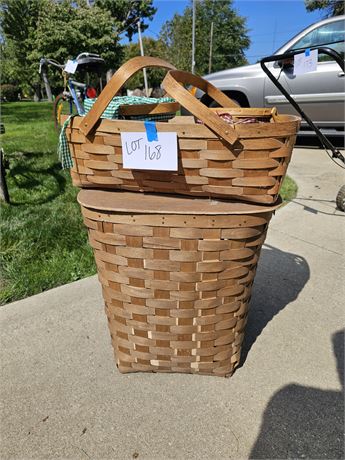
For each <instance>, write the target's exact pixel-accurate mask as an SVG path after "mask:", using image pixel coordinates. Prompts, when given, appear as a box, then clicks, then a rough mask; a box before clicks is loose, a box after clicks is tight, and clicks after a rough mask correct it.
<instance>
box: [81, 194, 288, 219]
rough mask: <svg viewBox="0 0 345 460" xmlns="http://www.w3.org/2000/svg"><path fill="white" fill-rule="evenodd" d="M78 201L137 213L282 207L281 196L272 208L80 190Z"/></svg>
mask: <svg viewBox="0 0 345 460" xmlns="http://www.w3.org/2000/svg"><path fill="white" fill-rule="evenodd" d="M78 202H79V204H81V205H82V206H84V207H86V208H91V209H96V210H100V211H110V212H111V211H116V212H123V213H136V214H196V215H218V214H221V215H224V214H229V215H231V214H256V213H262V212H271V211H274V210H275V209H277V208H279V207H280V206H281V204H282V200H281V198H280V197H279V198H278V200H277V201H276V203H275V204H273V205H269V206H268V205H259V204H247V203H244V202H243V203H242V202H239V201H221V200H215V199H208V198H185V197H177V196H175V195H170V196H168V195H155V194H146V193H134V192H121V191H104V190H86V189H84V190H81V191H80V192H79V194H78Z"/></svg>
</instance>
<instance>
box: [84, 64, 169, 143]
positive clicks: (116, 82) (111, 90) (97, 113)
mask: <svg viewBox="0 0 345 460" xmlns="http://www.w3.org/2000/svg"><path fill="white" fill-rule="evenodd" d="M145 67H161V68H163V69H169V70H171V69H175V67H174V66H173V65H172V64H169V63H168V62H166V61H163V59H159V58H154V57H149V56H137V57H134V58H133V59H130V60H129V61H127V62H126V63H125V64H123V66H121V67H120V68H119V69H118V70H117V71H116V73H114V75H113V76H112V78H111V80H109V82H108V84H107V85H106V86H105V88H104V89H103V91H102V92H101V94H100V95H99V97H98V98H97V101H96V102H95V103H94V104H93V106H92V107H91V110H90V111H89V112H88V113H87V115H85V117H84V119H83V121H82V122H81V124H80V127H79V129H80V131H81V132H82V133H83V134H85V136H87V135H88V134H89V133H90V131H91V130H92V129H93V128H94V126H95V124H96V123H97V121H98V120H99V119H100V117H101V116H102V114H103V112H104V111H105V109H106V108H107V107H108V105H109V103H110V102H111V100H112V99H113V97H114V96H115V95H116V94H117V93H118V91H119V90H120V89H121V88H122V87H123V85H124V84H125V83H126V81H127V80H129V79H130V78H131V77H132V76H133V75H134V74H136V73H137V72H139V70H142V69H144V68H145Z"/></svg>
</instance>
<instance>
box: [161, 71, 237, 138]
mask: <svg viewBox="0 0 345 460" xmlns="http://www.w3.org/2000/svg"><path fill="white" fill-rule="evenodd" d="M181 83H182V84H188V85H193V86H196V87H197V88H199V89H201V90H202V91H204V92H205V93H206V94H208V95H209V96H211V97H212V98H213V99H214V100H215V101H216V102H218V104H220V105H221V106H222V107H230V108H231V107H238V106H237V105H236V104H235V103H234V101H232V100H231V99H230V98H228V97H227V96H226V95H225V94H224V93H222V92H221V91H219V89H217V88H216V87H215V86H213V85H212V84H211V83H210V82H208V81H206V80H204V79H203V78H201V77H198V76H196V75H193V74H191V73H189V72H183V71H180V70H170V72H168V73H167V74H166V76H165V78H164V80H163V82H162V86H163V88H164V89H165V91H166V92H167V93H168V94H169V95H170V96H171V97H173V98H174V99H175V100H176V101H177V102H179V103H180V104H181V105H182V106H183V107H185V108H186V109H187V110H188V111H189V112H191V113H192V114H193V115H194V116H196V117H197V118H199V119H200V120H202V121H203V122H204V123H205V125H207V126H208V127H209V128H210V129H212V131H214V132H215V133H217V134H218V136H220V137H222V138H223V139H224V140H226V141H227V142H229V144H230V145H233V144H234V143H235V142H236V141H237V140H238V136H237V133H236V131H235V130H234V128H233V127H232V126H230V125H229V124H228V123H226V122H225V121H224V120H222V119H221V118H220V117H218V116H217V115H216V114H215V113H213V112H212V111H211V110H210V109H209V108H208V107H206V105H204V104H202V103H201V102H199V101H198V99H197V98H196V97H195V96H193V95H192V94H191V93H190V92H189V91H187V90H186V89H185V88H184V87H183V86H182V85H181Z"/></svg>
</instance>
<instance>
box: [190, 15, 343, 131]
mask: <svg viewBox="0 0 345 460" xmlns="http://www.w3.org/2000/svg"><path fill="white" fill-rule="evenodd" d="M344 39H345V16H336V17H333V18H331V19H326V20H324V21H320V22H318V23H316V24H313V25H311V26H309V27H308V28H306V29H305V30H303V31H302V32H300V33H299V34H298V35H296V36H295V37H294V38H292V39H291V40H290V41H289V42H287V43H286V44H285V45H284V46H283V47H281V48H280V49H279V50H278V51H276V53H275V54H282V53H285V52H287V51H291V50H294V49H299V48H309V47H313V46H321V45H323V46H324V47H328V48H332V49H334V50H336V51H337V52H338V53H340V54H342V56H344ZM340 41H341V42H340ZM266 66H267V67H268V68H269V70H270V71H271V72H272V73H273V75H274V76H275V77H277V76H278V75H279V73H280V72H281V75H280V77H279V82H280V83H281V84H282V85H283V86H284V88H286V89H287V91H288V93H289V94H291V95H292V97H293V98H294V99H295V100H296V102H297V103H298V104H299V105H300V106H301V107H302V109H303V110H305V112H306V113H307V115H309V117H310V118H311V119H312V120H313V121H314V123H315V124H316V125H318V126H319V127H321V128H327V131H329V129H331V130H332V131H330V133H332V134H339V135H342V134H343V132H344V121H345V120H344V118H345V103H344V100H345V78H344V72H343V71H342V70H341V68H340V67H339V65H338V64H337V63H336V62H335V61H333V60H332V59H331V58H330V57H329V56H327V55H325V54H319V61H318V66H317V70H316V71H315V72H310V73H306V74H303V75H298V76H294V75H293V70H292V68H291V67H290V68H289V67H286V68H285V67H284V68H283V70H281V67H280V66H279V63H278V62H271V63H267V64H266ZM205 78H206V80H209V81H210V82H211V83H212V84H213V85H215V86H216V87H217V88H219V89H221V90H222V91H224V92H225V93H226V94H227V95H228V96H230V97H231V98H232V99H234V100H235V101H236V102H237V103H238V104H239V105H241V106H243V107H274V106H275V107H277V108H278V111H279V112H280V113H296V112H295V111H294V109H293V107H292V106H291V105H290V104H289V102H288V101H287V100H286V98H285V97H284V96H283V95H282V94H281V93H280V91H279V90H278V89H277V88H276V87H275V86H274V84H273V83H272V82H271V81H270V79H269V78H268V77H267V76H266V74H265V73H264V72H263V70H262V69H261V66H260V64H254V65H248V66H244V67H238V68H236V69H229V70H223V71H221V72H216V73H213V74H210V75H207V76H206V77H205ZM197 95H198V97H201V94H200V93H199V94H197ZM201 101H202V102H204V103H205V104H206V105H211V104H212V100H211V99H210V98H208V97H207V96H205V95H204V96H202V97H201ZM305 128H307V126H306V124H303V123H302V130H303V129H305Z"/></svg>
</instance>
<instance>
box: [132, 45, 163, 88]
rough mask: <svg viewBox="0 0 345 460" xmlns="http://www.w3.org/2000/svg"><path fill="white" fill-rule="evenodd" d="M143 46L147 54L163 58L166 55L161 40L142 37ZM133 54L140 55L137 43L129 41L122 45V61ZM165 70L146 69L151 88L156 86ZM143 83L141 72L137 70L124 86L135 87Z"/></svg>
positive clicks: (133, 55)
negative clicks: (127, 43)
mask: <svg viewBox="0 0 345 460" xmlns="http://www.w3.org/2000/svg"><path fill="white" fill-rule="evenodd" d="M143 48H144V52H145V54H146V55H147V56H152V57H159V58H164V56H165V55H166V48H165V44H164V43H163V42H162V41H161V40H154V39H153V38H150V37H143ZM135 56H140V48H139V44H138V43H130V44H129V45H126V46H125V47H124V61H127V60H128V59H131V58H133V57H135ZM165 73H166V71H165V70H160V69H158V68H154V69H147V79H148V82H149V86H150V87H151V88H158V87H159V86H160V84H161V82H162V80H163V78H164V75H165ZM143 85H144V79H143V74H142V72H138V73H137V74H136V75H134V77H132V78H131V79H130V80H129V81H128V83H127V84H126V88H128V89H135V88H139V87H142V86H143Z"/></svg>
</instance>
